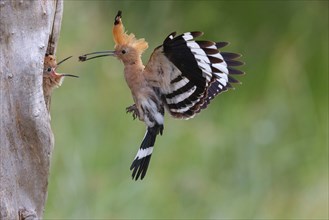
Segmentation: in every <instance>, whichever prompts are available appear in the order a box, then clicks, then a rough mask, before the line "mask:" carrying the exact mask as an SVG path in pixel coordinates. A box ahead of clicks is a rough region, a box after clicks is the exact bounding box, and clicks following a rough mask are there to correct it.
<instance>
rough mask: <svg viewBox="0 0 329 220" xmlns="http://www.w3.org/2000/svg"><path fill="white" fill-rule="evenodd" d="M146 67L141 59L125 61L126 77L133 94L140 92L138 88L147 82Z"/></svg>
mask: <svg viewBox="0 0 329 220" xmlns="http://www.w3.org/2000/svg"><path fill="white" fill-rule="evenodd" d="M144 68H145V67H144V65H143V63H142V60H141V59H139V60H136V61H135V62H131V63H125V69H124V75H125V79H126V82H127V84H128V86H129V88H130V90H131V91H132V93H133V94H134V93H136V92H138V88H140V87H141V85H143V84H145V78H144V75H143V71H144Z"/></svg>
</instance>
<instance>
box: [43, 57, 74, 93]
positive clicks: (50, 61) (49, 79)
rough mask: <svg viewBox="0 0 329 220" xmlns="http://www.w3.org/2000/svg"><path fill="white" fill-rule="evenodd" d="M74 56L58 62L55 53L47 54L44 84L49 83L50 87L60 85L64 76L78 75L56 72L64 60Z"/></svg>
mask: <svg viewBox="0 0 329 220" xmlns="http://www.w3.org/2000/svg"><path fill="white" fill-rule="evenodd" d="M71 57H72V56H70V57H67V58H65V59H64V60H62V61H60V62H59V63H57V61H56V57H55V56H54V55H49V54H46V56H45V59H44V68H43V82H44V86H45V84H47V85H48V86H49V87H58V86H60V85H61V84H62V82H63V80H64V76H70V77H78V76H75V75H71V74H60V73H57V72H56V69H57V67H58V66H59V65H60V64H61V63H63V62H64V61H66V60H68V59H70V58H71Z"/></svg>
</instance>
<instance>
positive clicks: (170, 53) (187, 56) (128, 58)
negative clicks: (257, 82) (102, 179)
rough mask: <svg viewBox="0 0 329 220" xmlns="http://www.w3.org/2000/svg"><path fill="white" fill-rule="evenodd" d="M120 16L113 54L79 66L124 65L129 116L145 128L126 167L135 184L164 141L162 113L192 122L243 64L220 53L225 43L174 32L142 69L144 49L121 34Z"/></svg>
mask: <svg viewBox="0 0 329 220" xmlns="http://www.w3.org/2000/svg"><path fill="white" fill-rule="evenodd" d="M121 15H122V13H121V11H119V12H118V14H117V15H116V17H115V19H114V26H113V29H112V32H113V38H114V42H115V48H114V51H109V50H107V51H99V52H93V53H88V54H85V55H82V56H80V57H79V60H80V61H86V60H90V59H94V58H98V57H104V56H114V57H117V58H118V59H119V60H121V61H122V62H123V64H124V76H125V79H126V82H127V84H128V86H129V88H130V90H131V94H132V97H133V100H134V103H135V104H134V105H132V106H130V107H128V108H127V112H131V113H133V116H134V118H135V117H138V118H139V120H141V121H144V122H145V124H146V126H147V129H146V133H145V136H144V139H143V141H142V143H141V145H140V148H139V150H138V152H137V155H136V157H135V159H134V161H133V162H132V164H131V167H130V170H132V178H133V179H135V180H137V179H139V178H140V179H143V178H144V176H145V174H146V171H147V168H148V166H149V163H150V159H151V155H152V152H153V148H154V143H155V140H156V137H157V135H158V134H161V135H162V132H163V128H164V126H163V124H164V112H165V109H166V110H167V111H168V112H169V113H170V115H171V116H173V117H174V118H180V119H190V118H192V117H194V116H195V115H196V114H197V113H199V112H200V111H201V110H203V109H205V108H206V107H207V105H208V104H209V103H210V101H211V100H212V99H213V98H214V97H215V96H216V95H218V94H219V93H221V92H223V91H226V90H228V89H229V88H232V86H231V84H230V83H237V82H239V81H238V80H236V79H234V78H233V77H232V75H234V74H238V75H239V74H244V73H243V72H242V71H240V70H237V69H234V68H232V67H233V66H240V65H243V62H241V61H237V60H236V59H237V58H239V57H240V56H241V55H240V54H236V53H227V52H220V51H219V49H220V48H222V47H224V46H226V45H227V44H228V43H226V42H218V43H215V42H212V41H195V40H194V39H195V38H196V37H199V36H201V35H203V33H202V32H199V31H195V32H186V33H184V34H181V35H178V36H176V33H175V32H173V33H171V34H169V36H168V37H167V38H166V39H165V40H164V42H163V44H162V45H160V46H158V47H156V48H155V50H154V51H153V53H152V55H151V57H150V60H149V61H148V63H147V65H146V66H144V65H143V63H142V60H141V55H142V53H143V52H144V51H145V50H146V49H147V48H148V43H147V42H146V41H145V40H144V39H137V38H136V37H135V35H134V34H127V33H126V32H125V31H124V26H123V24H122V21H121ZM91 55H93V56H91Z"/></svg>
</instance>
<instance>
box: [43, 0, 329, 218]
mask: <svg viewBox="0 0 329 220" xmlns="http://www.w3.org/2000/svg"><path fill="white" fill-rule="evenodd" d="M64 8H65V10H64V16H63V23H62V31H61V37H60V42H59V47H58V52H57V58H58V59H59V60H60V59H62V58H65V57H67V56H69V55H73V56H75V59H74V60H70V61H68V62H66V63H64V64H63V65H61V68H60V69H59V70H60V71H59V72H66V73H72V74H77V75H79V76H80V79H78V80H77V79H73V78H67V79H66V80H65V82H64V84H63V85H62V87H61V88H60V89H58V90H56V91H55V93H54V95H53V99H52V106H51V114H52V121H51V123H52V128H53V131H54V134H55V140H56V141H55V142H56V143H55V148H54V153H53V155H52V168H51V176H50V180H49V194H48V201H47V205H46V209H45V218H56V219H57V218H70V219H73V218H75V219H78V218H85V219H86V218H87V219H89V218H105V219H114V218H115V219H120V218H121V219H123V218H125V219H147V218H149V219H155V218H168V219H177V218H186V219H190V218H200V219H206V218H211V219H237V218H240V219H241V218H244V219H250V218H253V219H256V218H259V219H264V218H272V219H280V218H281V219H282V218H284V219H288V218H294V219H298V218H305V219H319V218H328V1H65V3H64ZM119 9H120V10H122V11H123V22H124V24H125V26H126V30H128V31H129V32H133V33H135V34H136V36H137V37H138V38H141V37H144V38H145V39H146V40H147V41H148V42H149V46H150V48H149V49H148V50H147V52H146V53H145V54H144V57H143V60H144V62H147V60H148V58H149V56H150V54H151V53H152V51H153V48H155V47H156V46H158V45H160V44H162V42H163V40H164V38H165V37H166V36H167V35H168V34H169V33H171V32H173V31H177V32H178V33H182V32H185V31H195V30H200V31H203V32H205V35H204V36H203V37H202V39H210V40H215V41H229V42H231V45H230V46H228V47H226V48H225V49H224V51H231V52H240V53H242V54H243V58H242V60H244V61H245V62H246V65H245V66H244V67H243V68H242V69H243V70H244V71H245V72H246V73H247V74H246V75H245V76H242V77H239V79H240V80H241V81H242V82H243V84H242V85H236V89H235V90H231V91H229V92H226V93H224V94H222V95H220V96H218V97H217V99H215V100H214V101H213V102H212V104H211V105H210V106H209V108H208V109H207V110H205V111H203V112H202V113H201V114H200V115H198V116H197V117H196V118H194V119H192V120H189V121H180V120H175V119H172V118H170V117H169V116H168V114H167V116H166V119H165V121H166V124H165V131H164V135H163V136H161V137H159V138H158V140H157V143H156V149H155V152H154V154H153V156H152V160H151V165H150V168H149V170H148V175H147V176H146V178H145V179H144V180H143V181H137V182H135V181H132V180H131V176H130V175H131V173H130V171H129V167H130V164H131V162H132V160H133V158H134V157H135V154H136V152H137V150H138V147H139V145H140V142H141V140H142V138H143V135H144V131H145V130H144V129H145V126H144V124H143V123H141V122H139V121H137V120H136V121H133V120H132V117H131V115H127V114H126V113H125V107H127V106H129V105H131V104H132V98H131V95H130V91H129V89H128V87H127V85H126V83H125V81H124V77H123V65H122V63H120V62H119V61H118V60H117V59H115V58H100V59H97V60H93V61H89V62H86V63H79V62H78V61H77V56H78V55H81V54H83V53H86V52H92V51H97V50H104V49H113V46H114V43H113V39H112V35H111V28H112V24H113V19H114V17H115V15H116V13H117V11H118V10H119Z"/></svg>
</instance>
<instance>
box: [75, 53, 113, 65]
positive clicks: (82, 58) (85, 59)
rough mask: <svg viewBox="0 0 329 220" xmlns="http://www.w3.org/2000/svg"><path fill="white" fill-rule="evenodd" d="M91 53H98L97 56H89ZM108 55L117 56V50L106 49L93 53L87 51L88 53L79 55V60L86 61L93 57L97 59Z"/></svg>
mask: <svg viewBox="0 0 329 220" xmlns="http://www.w3.org/2000/svg"><path fill="white" fill-rule="evenodd" d="M97 54H99V55H97ZM89 55H96V56H91V57H88V56H89ZM107 56H116V54H115V51H113V50H105V51H97V52H93V53H87V54H84V55H82V56H79V61H81V62H84V61H87V60H91V59H95V58H99V57H107Z"/></svg>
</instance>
